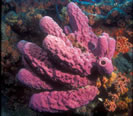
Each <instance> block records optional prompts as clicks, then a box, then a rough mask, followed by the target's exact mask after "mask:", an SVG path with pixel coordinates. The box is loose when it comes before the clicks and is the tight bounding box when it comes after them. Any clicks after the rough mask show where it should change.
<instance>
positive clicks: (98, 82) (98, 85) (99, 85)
mask: <svg viewBox="0 0 133 116" xmlns="http://www.w3.org/2000/svg"><path fill="white" fill-rule="evenodd" d="M101 85H102V84H101V81H100V78H98V79H97V81H96V86H97V87H98V88H100V87H101Z"/></svg>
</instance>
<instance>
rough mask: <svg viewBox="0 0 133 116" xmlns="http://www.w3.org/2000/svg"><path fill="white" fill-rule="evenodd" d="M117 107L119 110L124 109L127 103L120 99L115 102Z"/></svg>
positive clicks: (126, 107)
mask: <svg viewBox="0 0 133 116" xmlns="http://www.w3.org/2000/svg"><path fill="white" fill-rule="evenodd" d="M117 107H118V108H119V109H120V110H125V109H128V104H127V103H126V102H125V101H122V100H120V101H119V102H118V103H117Z"/></svg>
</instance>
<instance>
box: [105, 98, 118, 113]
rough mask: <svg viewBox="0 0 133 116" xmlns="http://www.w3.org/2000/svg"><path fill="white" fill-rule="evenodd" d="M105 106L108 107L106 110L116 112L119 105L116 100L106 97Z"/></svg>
mask: <svg viewBox="0 0 133 116" xmlns="http://www.w3.org/2000/svg"><path fill="white" fill-rule="evenodd" d="M104 107H105V108H106V110H108V111H110V112H114V111H115V109H116V107H117V106H116V104H115V102H114V101H111V100H108V99H105V101H104Z"/></svg>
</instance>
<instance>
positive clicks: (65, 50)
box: [17, 2, 115, 112]
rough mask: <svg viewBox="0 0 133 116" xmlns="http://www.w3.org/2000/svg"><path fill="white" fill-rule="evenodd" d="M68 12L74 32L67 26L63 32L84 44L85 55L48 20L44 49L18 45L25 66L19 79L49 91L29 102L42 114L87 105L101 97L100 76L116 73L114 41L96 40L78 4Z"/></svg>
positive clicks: (24, 43)
mask: <svg viewBox="0 0 133 116" xmlns="http://www.w3.org/2000/svg"><path fill="white" fill-rule="evenodd" d="M67 11H68V15H69V18H70V25H71V28H72V29H71V28H70V27H69V26H65V27H64V31H65V32H66V34H67V36H72V37H73V38H75V39H76V40H77V42H78V43H81V44H82V46H83V47H84V48H85V49H86V52H82V51H81V49H80V48H77V47H74V46H73V45H72V43H71V41H70V40H69V39H68V38H67V36H66V35H65V34H64V33H63V30H62V29H61V28H60V27H59V26H58V24H57V23H56V22H55V21H54V20H53V19H52V18H50V17H49V16H45V17H43V18H42V19H41V20H40V27H41V29H42V30H43V32H45V33H48V35H47V36H46V37H45V38H44V40H43V49H42V48H40V47H39V46H38V45H36V44H34V43H32V42H27V41H24V40H22V41H20V42H19V43H18V45H17V47H18V49H19V51H20V53H21V54H22V58H23V63H24V66H25V68H22V69H20V71H19V72H18V74H17V79H18V80H19V81H20V82H21V83H23V84H25V85H27V86H29V87H31V88H35V89H37V90H46V91H44V92H41V93H36V94H33V96H32V97H31V99H30V103H29V106H30V107H31V108H33V109H35V110H38V111H39V112H60V111H67V110H70V109H75V108H78V107H81V106H83V105H85V104H88V103H89V102H90V101H92V100H93V99H94V98H95V96H96V95H97V94H98V89H97V87H96V86H95V81H96V78H97V75H98V74H110V73H112V71H113V65H112V61H111V58H112V56H113V53H114V50H115V40H114V39H113V38H111V37H109V35H108V34H107V33H103V34H102V35H101V36H100V37H97V36H96V35H95V34H94V33H93V31H92V29H91V27H90V26H88V18H87V17H86V16H85V15H84V14H83V13H82V11H81V10H80V8H79V7H78V6H77V5H76V4H74V3H72V2H71V3H69V4H68V5H67ZM95 71H97V73H96V74H95ZM98 72H99V73H98ZM61 88H62V89H61Z"/></svg>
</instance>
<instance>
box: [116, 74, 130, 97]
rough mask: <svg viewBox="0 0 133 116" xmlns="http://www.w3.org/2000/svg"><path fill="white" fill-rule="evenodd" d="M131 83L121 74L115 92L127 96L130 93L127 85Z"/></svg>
mask: <svg viewBox="0 0 133 116" xmlns="http://www.w3.org/2000/svg"><path fill="white" fill-rule="evenodd" d="M129 82H130V79H129V78H127V77H126V76H125V75H122V74H121V73H118V77H117V79H116V82H115V84H114V85H115V90H116V91H117V92H118V93H119V94H122V95H123V94H125V93H126V92H127V91H128V88H127V85H128V83H129Z"/></svg>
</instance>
